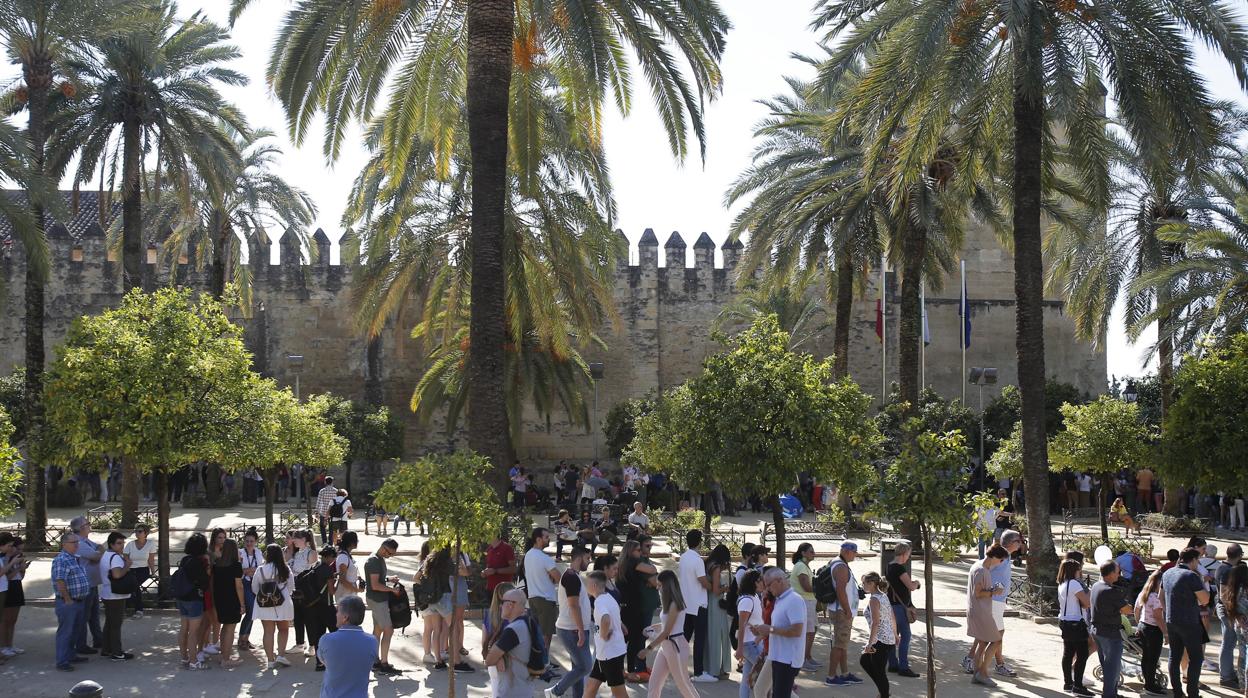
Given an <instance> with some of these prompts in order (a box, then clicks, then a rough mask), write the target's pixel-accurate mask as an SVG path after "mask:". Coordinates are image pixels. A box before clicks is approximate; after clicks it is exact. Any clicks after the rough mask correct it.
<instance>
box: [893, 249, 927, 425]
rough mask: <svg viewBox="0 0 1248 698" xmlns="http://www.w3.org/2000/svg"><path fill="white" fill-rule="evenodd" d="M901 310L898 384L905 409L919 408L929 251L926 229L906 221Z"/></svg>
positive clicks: (909, 413) (914, 409)
mask: <svg viewBox="0 0 1248 698" xmlns="http://www.w3.org/2000/svg"><path fill="white" fill-rule="evenodd" d="M902 236H903V237H902V257H903V259H902V261H901V264H902V271H901V310H900V316H901V317H900V322H899V323H898V324H899V325H900V330H899V334H898V340H899V341H898V350H897V357H898V368H899V370H898V374H897V379H898V384H899V388H900V391H901V399H902V401H903V402H908V403H910V407H909V408H907V409H906V411H905V413H906V414H908V415H912V414H915V413H916V412H917V411H918V408H919V391H920V389H921V386H920V385H919V342H922V341H923V301H922V298H921V295H922V287H923V257H924V256H925V255H926V254H927V231H926V230H924V229H923V228H921V227H919V226H916V225H912V224H910V225H906V226H905V229H904V230H903V231H902Z"/></svg>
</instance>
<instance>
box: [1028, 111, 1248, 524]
mask: <svg viewBox="0 0 1248 698" xmlns="http://www.w3.org/2000/svg"><path fill="white" fill-rule="evenodd" d="M1219 113H1220V117H1219V121H1218V124H1219V126H1218V133H1219V134H1220V135H1219V145H1218V148H1217V149H1216V150H1215V153H1214V154H1215V156H1216V157H1217V160H1218V161H1222V162H1223V165H1222V170H1223V172H1224V173H1225V175H1224V178H1223V180H1222V181H1223V184H1224V186H1225V185H1226V184H1228V183H1229V182H1231V181H1233V179H1234V178H1233V177H1232V176H1230V172H1231V170H1230V169H1227V168H1234V167H1236V166H1237V165H1236V163H1235V162H1234V161H1231V160H1227V158H1232V157H1234V156H1235V155H1236V151H1235V147H1234V143H1235V140H1236V139H1237V138H1238V137H1239V135H1241V134H1242V133H1243V131H1244V126H1245V115H1244V114H1243V113H1242V112H1240V110H1238V109H1237V108H1235V107H1234V106H1233V105H1231V104H1222V105H1220V108H1219ZM1161 145H1162V144H1160V143H1153V144H1150V147H1151V148H1152V149H1154V150H1158V149H1160V147H1161ZM1112 152H1113V160H1112V161H1113V163H1114V174H1115V176H1114V183H1113V186H1112V188H1111V190H1110V191H1111V199H1110V204H1109V206H1108V208H1106V209H1104V210H1092V211H1085V212H1083V214H1082V215H1078V216H1075V217H1072V218H1071V219H1069V220H1065V221H1058V223H1057V225H1055V226H1053V229H1052V231H1051V233H1050V234H1049V235H1048V239H1047V240H1046V241H1045V252H1046V254H1047V255H1048V257H1049V258H1050V259H1051V260H1053V261H1052V266H1051V267H1050V268H1049V286H1050V287H1051V288H1053V289H1054V290H1056V291H1057V292H1058V294H1059V295H1061V296H1062V297H1064V298H1066V299H1067V307H1068V308H1069V312H1070V315H1071V317H1072V318H1073V319H1074V321H1075V329H1076V332H1077V333H1078V335H1079V336H1080V337H1081V338H1082V339H1084V340H1086V341H1089V342H1091V343H1092V344H1093V346H1098V345H1101V344H1103V343H1104V340H1105V337H1106V336H1108V331H1109V323H1110V319H1111V314H1112V312H1113V309H1114V306H1115V304H1116V303H1117V301H1118V300H1119V299H1121V300H1122V301H1123V306H1124V308H1125V310H1126V316H1125V321H1126V323H1125V324H1126V327H1127V332H1128V335H1129V336H1130V337H1131V339H1132V341H1136V340H1137V339H1138V338H1139V337H1140V335H1141V334H1142V333H1143V332H1144V331H1145V330H1146V329H1147V328H1148V327H1149V326H1150V325H1151V324H1152V323H1154V322H1155V323H1156V332H1157V340H1156V342H1155V343H1154V345H1153V347H1152V349H1151V350H1150V352H1149V354H1150V355H1152V354H1153V353H1155V354H1156V356H1157V360H1158V370H1157V375H1158V380H1159V383H1160V386H1161V408H1162V414H1163V415H1164V414H1165V412H1166V411H1167V409H1168V408H1169V406H1170V402H1171V399H1172V392H1173V375H1174V367H1175V359H1176V356H1177V355H1178V354H1180V353H1182V352H1183V351H1184V350H1185V349H1187V348H1190V346H1191V345H1190V343H1185V342H1183V341H1182V339H1181V338H1179V337H1176V329H1177V326H1178V323H1179V321H1180V320H1181V319H1182V318H1183V317H1185V316H1186V315H1187V314H1188V311H1189V310H1191V309H1190V308H1188V307H1176V306H1175V305H1174V303H1173V298H1172V297H1173V296H1174V295H1175V292H1176V290H1181V287H1180V288H1176V287H1175V286H1173V285H1171V284H1160V285H1152V284H1139V283H1138V282H1139V281H1140V279H1142V278H1143V277H1145V276H1149V275H1152V274H1154V273H1161V272H1164V271H1165V270H1167V269H1169V268H1171V267H1173V266H1174V265H1175V264H1176V263H1179V262H1180V260H1182V259H1183V257H1184V245H1183V244H1182V243H1180V242H1174V241H1167V240H1165V239H1163V236H1162V235H1160V233H1161V231H1163V230H1164V229H1166V228H1171V227H1174V226H1175V225H1176V224H1177V225H1180V226H1182V224H1183V223H1184V222H1185V221H1187V219H1188V217H1189V215H1191V214H1192V213H1193V212H1192V211H1191V210H1190V209H1189V206H1192V205H1196V206H1197V207H1200V206H1201V204H1202V203H1208V200H1207V199H1205V197H1204V192H1205V191H1206V188H1207V186H1208V184H1207V180H1208V178H1209V174H1210V171H1211V170H1212V169H1213V167H1215V163H1195V162H1192V161H1191V160H1186V161H1185V160H1183V159H1182V158H1180V157H1163V158H1156V157H1150V156H1149V154H1148V153H1147V152H1145V150H1144V149H1143V148H1141V147H1140V145H1139V144H1137V143H1134V142H1132V141H1130V140H1129V139H1125V138H1116V139H1115V141H1114V150H1113V151H1112ZM1231 186H1233V185H1231ZM1161 308H1166V309H1167V310H1166V312H1163V313H1155V312H1154V311H1155V310H1158V309H1161ZM1146 318H1148V320H1147V321H1146V320H1145V319H1146ZM1176 340H1179V344H1178V345H1176ZM1182 492H1183V490H1182V489H1181V488H1179V489H1173V490H1168V491H1167V493H1166V509H1167V512H1168V513H1174V512H1176V511H1178V510H1179V509H1180V508H1181V507H1182V505H1183V503H1184V501H1185V500H1184V499H1183V497H1184V496H1185V495H1183V494H1182Z"/></svg>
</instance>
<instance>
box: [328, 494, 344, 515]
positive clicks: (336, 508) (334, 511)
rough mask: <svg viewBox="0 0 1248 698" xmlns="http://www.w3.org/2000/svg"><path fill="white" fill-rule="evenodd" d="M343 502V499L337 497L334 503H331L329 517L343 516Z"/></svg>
mask: <svg viewBox="0 0 1248 698" xmlns="http://www.w3.org/2000/svg"><path fill="white" fill-rule="evenodd" d="M342 503H343V500H341V499H337V498H335V499H334V503H333V504H330V505H329V518H331V519H341V518H342Z"/></svg>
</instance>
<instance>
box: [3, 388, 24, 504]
mask: <svg viewBox="0 0 1248 698" xmlns="http://www.w3.org/2000/svg"><path fill="white" fill-rule="evenodd" d="M13 434H14V428H13V423H12V422H10V421H9V415H8V412H6V411H5V408H4V407H3V406H0V516H8V515H9V514H12V513H13V512H14V511H15V510H16V509H17V502H18V498H19V496H20V494H21V491H22V471H21V469H20V468H19V467H18V461H20V460H21V454H19V453H18V452H17V448H16V447H14V446H13Z"/></svg>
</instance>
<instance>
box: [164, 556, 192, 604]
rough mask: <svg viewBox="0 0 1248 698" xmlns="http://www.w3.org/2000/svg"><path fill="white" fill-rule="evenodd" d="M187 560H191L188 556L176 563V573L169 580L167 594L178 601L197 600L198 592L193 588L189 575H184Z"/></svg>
mask: <svg viewBox="0 0 1248 698" xmlns="http://www.w3.org/2000/svg"><path fill="white" fill-rule="evenodd" d="M189 559H191V558H190V556H187V557H184V558H182V561H181V562H179V563H178V569H177V571H175V572H174V573H173V576H172V577H170V578H169V593H170V594H171V595H172V596H173V598H175V599H177V600H178V601H196V600H198V599H199V590H198V589H196V588H195V584H194V582H192V581H191V577H190V575H188V574H187V573H186V561H187V560H189Z"/></svg>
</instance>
